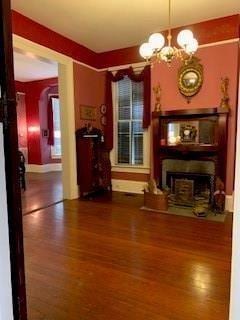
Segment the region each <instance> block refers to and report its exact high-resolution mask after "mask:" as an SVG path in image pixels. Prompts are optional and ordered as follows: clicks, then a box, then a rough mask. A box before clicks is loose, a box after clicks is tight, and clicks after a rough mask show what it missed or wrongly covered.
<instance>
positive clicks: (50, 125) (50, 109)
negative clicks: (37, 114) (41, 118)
mask: <svg viewBox="0 0 240 320" xmlns="http://www.w3.org/2000/svg"><path fill="white" fill-rule="evenodd" d="M53 98H57V99H58V95H51V96H50V97H49V100H48V106H47V122H48V144H49V145H50V146H54V125H53V104H52V102H53V100H52V99H53Z"/></svg>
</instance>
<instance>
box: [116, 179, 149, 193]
mask: <svg viewBox="0 0 240 320" xmlns="http://www.w3.org/2000/svg"><path fill="white" fill-rule="evenodd" d="M146 186H147V182H144V181H132V180H119V179H112V190H113V191H119V192H128V193H138V194H141V193H143V190H144V187H146Z"/></svg>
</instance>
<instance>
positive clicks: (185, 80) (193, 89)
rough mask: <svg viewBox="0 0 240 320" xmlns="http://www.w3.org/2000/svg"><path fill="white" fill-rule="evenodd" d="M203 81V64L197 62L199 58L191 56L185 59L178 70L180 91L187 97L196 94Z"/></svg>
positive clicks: (188, 98)
mask: <svg viewBox="0 0 240 320" xmlns="http://www.w3.org/2000/svg"><path fill="white" fill-rule="evenodd" d="M202 83H203V66H202V65H201V64H200V63H199V59H198V58H196V57H192V58H191V59H190V60H185V61H184V64H183V65H182V66H181V68H180V69H179V70H178V88H179V91H180V93H181V94H182V95H183V96H184V97H186V98H187V100H188V102H190V98H191V97H192V96H194V95H195V94H197V93H198V92H199V90H200V89H201V86H202Z"/></svg>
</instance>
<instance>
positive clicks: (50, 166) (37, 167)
mask: <svg viewBox="0 0 240 320" xmlns="http://www.w3.org/2000/svg"><path fill="white" fill-rule="evenodd" d="M51 171H62V164H61V163H47V164H26V172H36V173H45V172H51Z"/></svg>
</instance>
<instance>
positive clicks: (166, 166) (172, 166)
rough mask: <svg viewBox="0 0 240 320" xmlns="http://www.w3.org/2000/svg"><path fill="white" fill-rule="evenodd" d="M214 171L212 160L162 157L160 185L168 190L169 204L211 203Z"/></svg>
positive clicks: (192, 204)
mask: <svg viewBox="0 0 240 320" xmlns="http://www.w3.org/2000/svg"><path fill="white" fill-rule="evenodd" d="M215 171H216V170H215V163H214V162H213V161H199V160H181V159H164V160H163V161H162V187H163V188H164V189H168V190H169V192H170V204H172V205H183V206H194V205H196V204H201V205H208V204H212V202H213V194H214V185H215Z"/></svg>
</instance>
